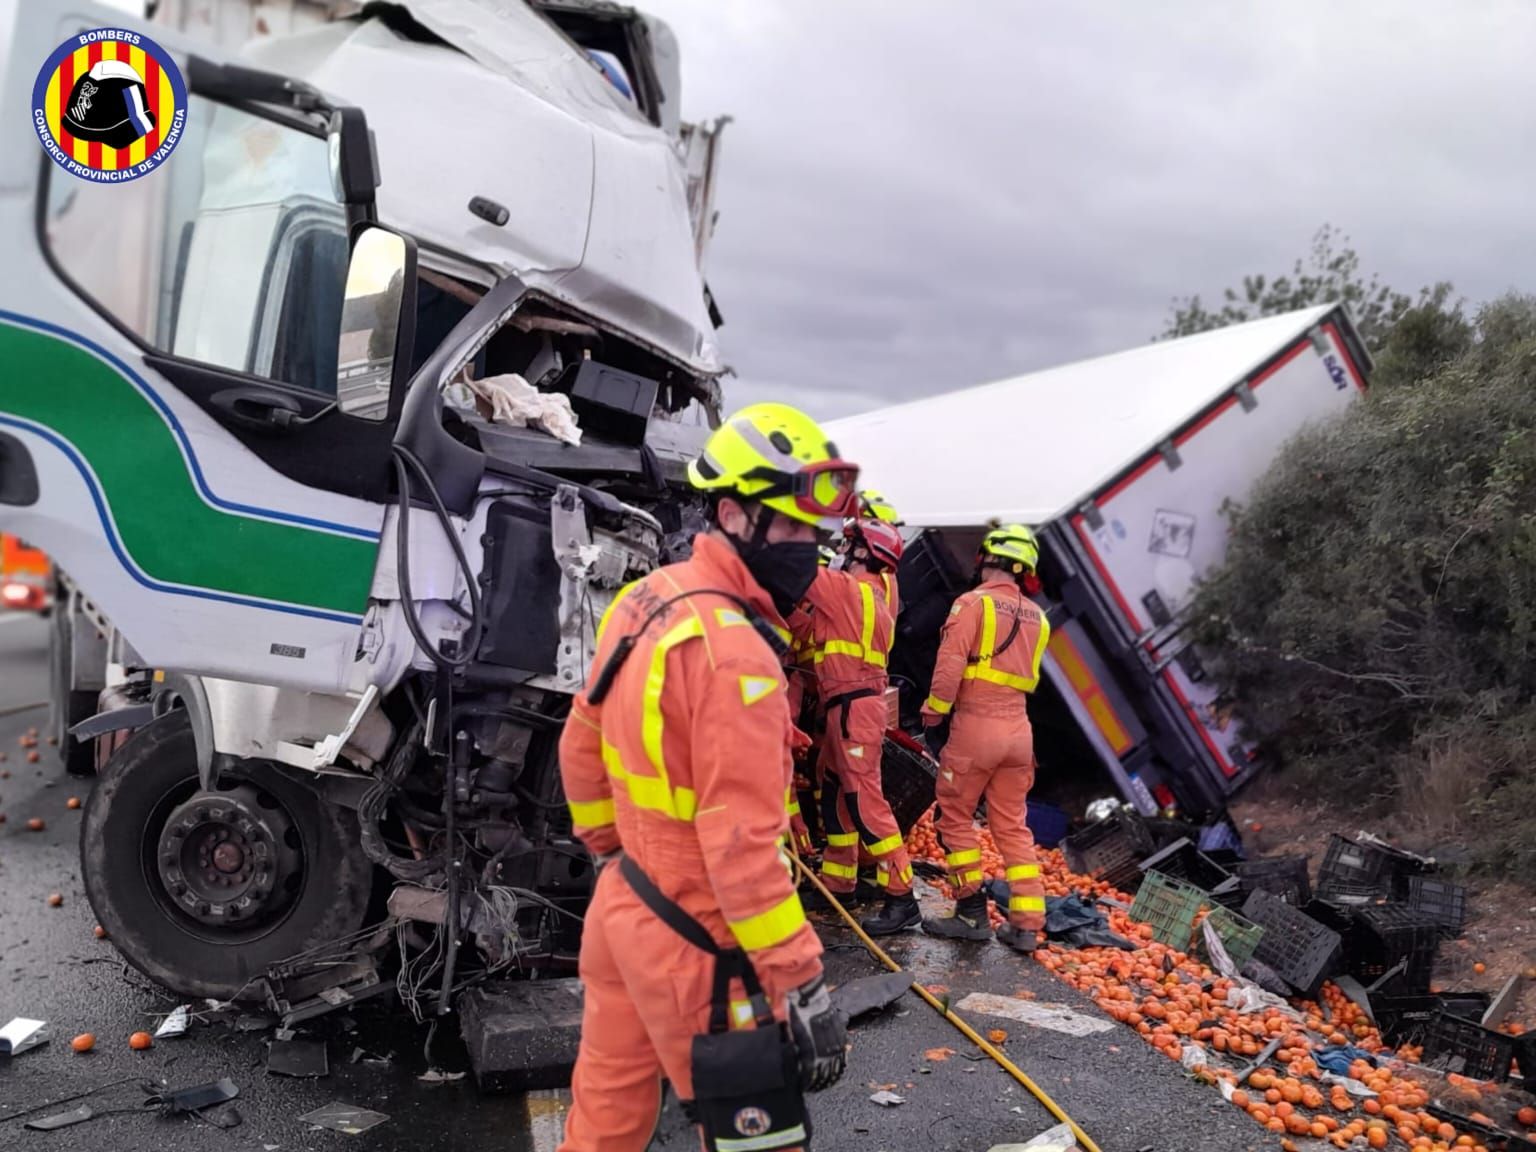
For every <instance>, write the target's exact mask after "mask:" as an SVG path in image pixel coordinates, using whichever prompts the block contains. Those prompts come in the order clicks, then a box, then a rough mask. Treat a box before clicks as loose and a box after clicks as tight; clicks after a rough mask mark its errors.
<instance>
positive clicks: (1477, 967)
mask: <svg viewBox="0 0 1536 1152" xmlns="http://www.w3.org/2000/svg"><path fill="white" fill-rule="evenodd" d="M1472 971H1474V972H1476V973H1477V974H1478V975H1479V976H1481V975H1482V974H1483V973H1484V972H1486V971H1488V965H1486V964H1484V963H1483V962H1482V961H1481V960H1479V961H1478V962H1477V963H1476V964H1474V965H1472Z"/></svg>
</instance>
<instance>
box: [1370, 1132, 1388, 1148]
mask: <svg viewBox="0 0 1536 1152" xmlns="http://www.w3.org/2000/svg"><path fill="white" fill-rule="evenodd" d="M1365 1138H1366V1140H1367V1141H1368V1142H1369V1143H1370V1146H1371V1147H1372V1148H1385V1147H1386V1146H1387V1134H1386V1132H1385V1131H1383V1130H1382V1129H1380V1128H1372V1129H1371V1130H1370V1131H1369V1132H1367V1133H1366V1135H1365Z"/></svg>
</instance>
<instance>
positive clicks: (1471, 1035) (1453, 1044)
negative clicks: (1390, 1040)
mask: <svg viewBox="0 0 1536 1152" xmlns="http://www.w3.org/2000/svg"><path fill="white" fill-rule="evenodd" d="M1514 1058H1515V1038H1514V1037H1513V1036H1506V1035H1504V1033H1502V1032H1493V1031H1490V1030H1489V1029H1487V1028H1484V1027H1483V1026H1482V1025H1481V1024H1477V1023H1474V1022H1473V1021H1471V1020H1463V1019H1461V1018H1460V1017H1459V1016H1453V1015H1451V1014H1450V1013H1449V1012H1447V1011H1445V1009H1443V1008H1442V1009H1441V1010H1440V1011H1439V1012H1437V1013H1435V1015H1434V1016H1433V1017H1431V1018H1430V1020H1429V1021H1428V1022H1427V1023H1426V1024H1425V1026H1424V1064H1425V1066H1426V1067H1429V1068H1438V1069H1439V1070H1440V1071H1442V1072H1460V1073H1461V1074H1462V1075H1463V1076H1469V1077H1471V1078H1472V1079H1474V1080H1492V1081H1495V1082H1497V1083H1503V1082H1504V1081H1505V1080H1508V1079H1509V1065H1510V1061H1512V1060H1513V1059H1514Z"/></svg>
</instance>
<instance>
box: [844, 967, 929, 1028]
mask: <svg viewBox="0 0 1536 1152" xmlns="http://www.w3.org/2000/svg"><path fill="white" fill-rule="evenodd" d="M911 987H912V973H910V972H883V973H881V974H880V975H878V976H865V977H863V978H861V979H858V980H850V981H848V982H847V983H846V984H840V985H838V987H836V988H834V989H833V990H832V1003H833V1005H834V1006H835V1007H837V1008H839V1009H841V1010H842V1012H843V1014H844V1015H845V1016H847V1017H848V1019H849V1020H850V1021H853V1020H857V1019H858V1018H859V1017H860V1016H865V1015H868V1014H869V1013H871V1012H878V1011H880V1010H881V1009H883V1008H888V1007H890V1006H891V1005H892V1004H894V1003H896V1001H898V1000H900V999H901V998H902V997H903V996H904V995H906V993H907V989H909V988H911Z"/></svg>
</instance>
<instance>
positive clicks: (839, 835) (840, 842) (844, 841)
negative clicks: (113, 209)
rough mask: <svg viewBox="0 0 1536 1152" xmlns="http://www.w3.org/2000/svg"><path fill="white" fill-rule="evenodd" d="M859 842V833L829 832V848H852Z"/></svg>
mask: <svg viewBox="0 0 1536 1152" xmlns="http://www.w3.org/2000/svg"><path fill="white" fill-rule="evenodd" d="M858 842H859V834H858V833H857V832H828V833H827V846H828V847H829V848H852V847H854V846H855V845H857V844H858Z"/></svg>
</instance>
